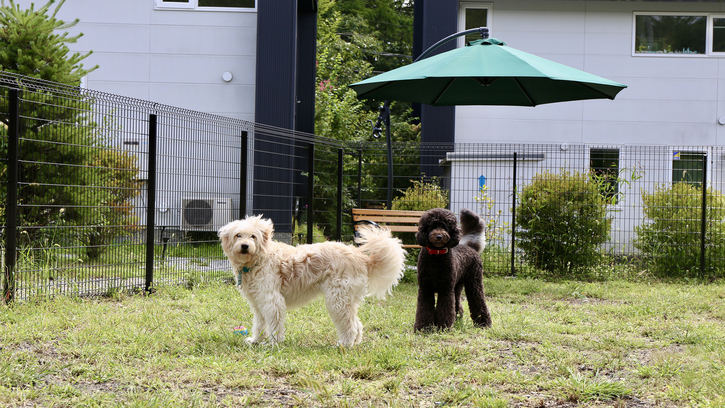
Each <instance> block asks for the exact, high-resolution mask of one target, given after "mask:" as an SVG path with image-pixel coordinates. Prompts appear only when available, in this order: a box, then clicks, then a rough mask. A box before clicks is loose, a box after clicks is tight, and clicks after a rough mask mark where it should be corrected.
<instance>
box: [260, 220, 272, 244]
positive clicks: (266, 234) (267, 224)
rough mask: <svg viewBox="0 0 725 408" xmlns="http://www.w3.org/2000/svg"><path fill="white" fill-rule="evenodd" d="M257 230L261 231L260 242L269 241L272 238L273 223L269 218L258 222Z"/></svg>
mask: <svg viewBox="0 0 725 408" xmlns="http://www.w3.org/2000/svg"><path fill="white" fill-rule="evenodd" d="M259 230H260V231H262V240H263V241H265V242H267V241H271V240H272V237H273V236H274V223H273V222H272V220H270V219H269V218H262V219H260V220H259Z"/></svg>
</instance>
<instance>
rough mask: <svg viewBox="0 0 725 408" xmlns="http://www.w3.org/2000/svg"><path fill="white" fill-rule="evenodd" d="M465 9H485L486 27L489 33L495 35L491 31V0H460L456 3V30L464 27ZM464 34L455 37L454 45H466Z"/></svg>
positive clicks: (461, 29)
mask: <svg viewBox="0 0 725 408" xmlns="http://www.w3.org/2000/svg"><path fill="white" fill-rule="evenodd" d="M466 9H486V10H487V11H486V27H487V28H488V31H489V35H490V36H491V37H495V36H494V35H493V34H494V31H493V23H492V21H493V3H492V2H478V1H462V2H460V3H459V4H458V31H459V32H460V31H463V30H465V29H466ZM465 38H466V37H465V36H460V37H458V38H457V39H456V47H458V48H460V47H463V46H464V45H466V42H465Z"/></svg>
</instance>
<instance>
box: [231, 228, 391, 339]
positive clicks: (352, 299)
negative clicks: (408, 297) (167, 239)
mask: <svg viewBox="0 0 725 408" xmlns="http://www.w3.org/2000/svg"><path fill="white" fill-rule="evenodd" d="M273 235H274V225H273V223H272V221H271V220H269V219H265V218H262V216H247V217H246V218H244V219H243V220H238V221H232V222H230V223H229V224H227V225H225V226H223V227H222V228H221V229H220V230H219V237H220V238H221V244H222V248H223V250H224V254H225V255H226V256H227V258H229V261H230V262H231V264H232V268H233V270H234V272H235V280H236V284H237V288H238V289H239V291H240V292H241V293H242V294H243V295H244V297H246V298H247V301H248V302H249V305H250V307H251V309H252V312H253V313H254V321H253V323H252V335H251V337H249V338H247V341H248V342H249V343H253V344H256V343H258V342H260V341H261V340H263V339H265V338H266V339H267V342H268V343H271V344H274V343H276V342H281V341H283V340H284V337H285V326H284V324H285V315H286V312H287V310H288V309H293V308H296V307H300V306H303V305H305V304H306V303H308V302H310V301H311V300H313V299H315V298H316V297H317V296H319V295H323V296H324V298H325V305H326V306H327V311H328V313H329V314H330V317H331V318H332V322H333V323H334V324H335V329H336V330H337V335H338V338H339V341H338V344H340V345H343V346H351V345H354V344H357V343H360V342H361V341H362V335H363V325H362V323H361V322H360V319H359V318H358V316H357V312H358V307H359V305H360V303H361V302H362V300H363V299H364V298H365V296H366V295H373V296H377V297H379V298H384V297H385V295H386V294H388V293H390V291H391V290H392V288H393V287H394V286H395V285H397V284H398V281H399V280H400V278H401V277H402V276H403V268H404V259H405V250H404V249H403V247H402V245H401V242H400V240H399V239H397V238H394V237H393V236H392V235H391V233H390V231H389V230H387V229H384V228H376V227H368V228H365V229H363V230H362V231H360V235H361V237H362V238H360V239H359V240H358V243H359V244H360V245H361V246H360V247H355V246H352V245H345V244H342V243H340V242H324V243H318V244H310V245H299V246H296V247H295V246H290V245H287V244H285V243H282V242H277V241H273V240H272V236H273Z"/></svg>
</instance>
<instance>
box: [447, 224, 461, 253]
mask: <svg viewBox="0 0 725 408" xmlns="http://www.w3.org/2000/svg"><path fill="white" fill-rule="evenodd" d="M448 235H449V236H450V239H449V240H448V243H447V244H446V246H447V247H448V248H453V247H454V246H456V245H458V243H459V242H461V229H460V228H458V225H456V224H454V225H448Z"/></svg>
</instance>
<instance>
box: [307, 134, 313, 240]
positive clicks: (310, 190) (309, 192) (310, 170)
mask: <svg viewBox="0 0 725 408" xmlns="http://www.w3.org/2000/svg"><path fill="white" fill-rule="evenodd" d="M308 149H309V150H307V155H308V157H307V161H308V172H307V243H308V244H311V243H312V238H313V236H312V234H313V233H314V230H313V228H312V227H313V223H314V221H315V220H314V216H315V215H314V214H315V211H314V205H313V204H314V202H315V145H314V143H310V145H309V148H308Z"/></svg>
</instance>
